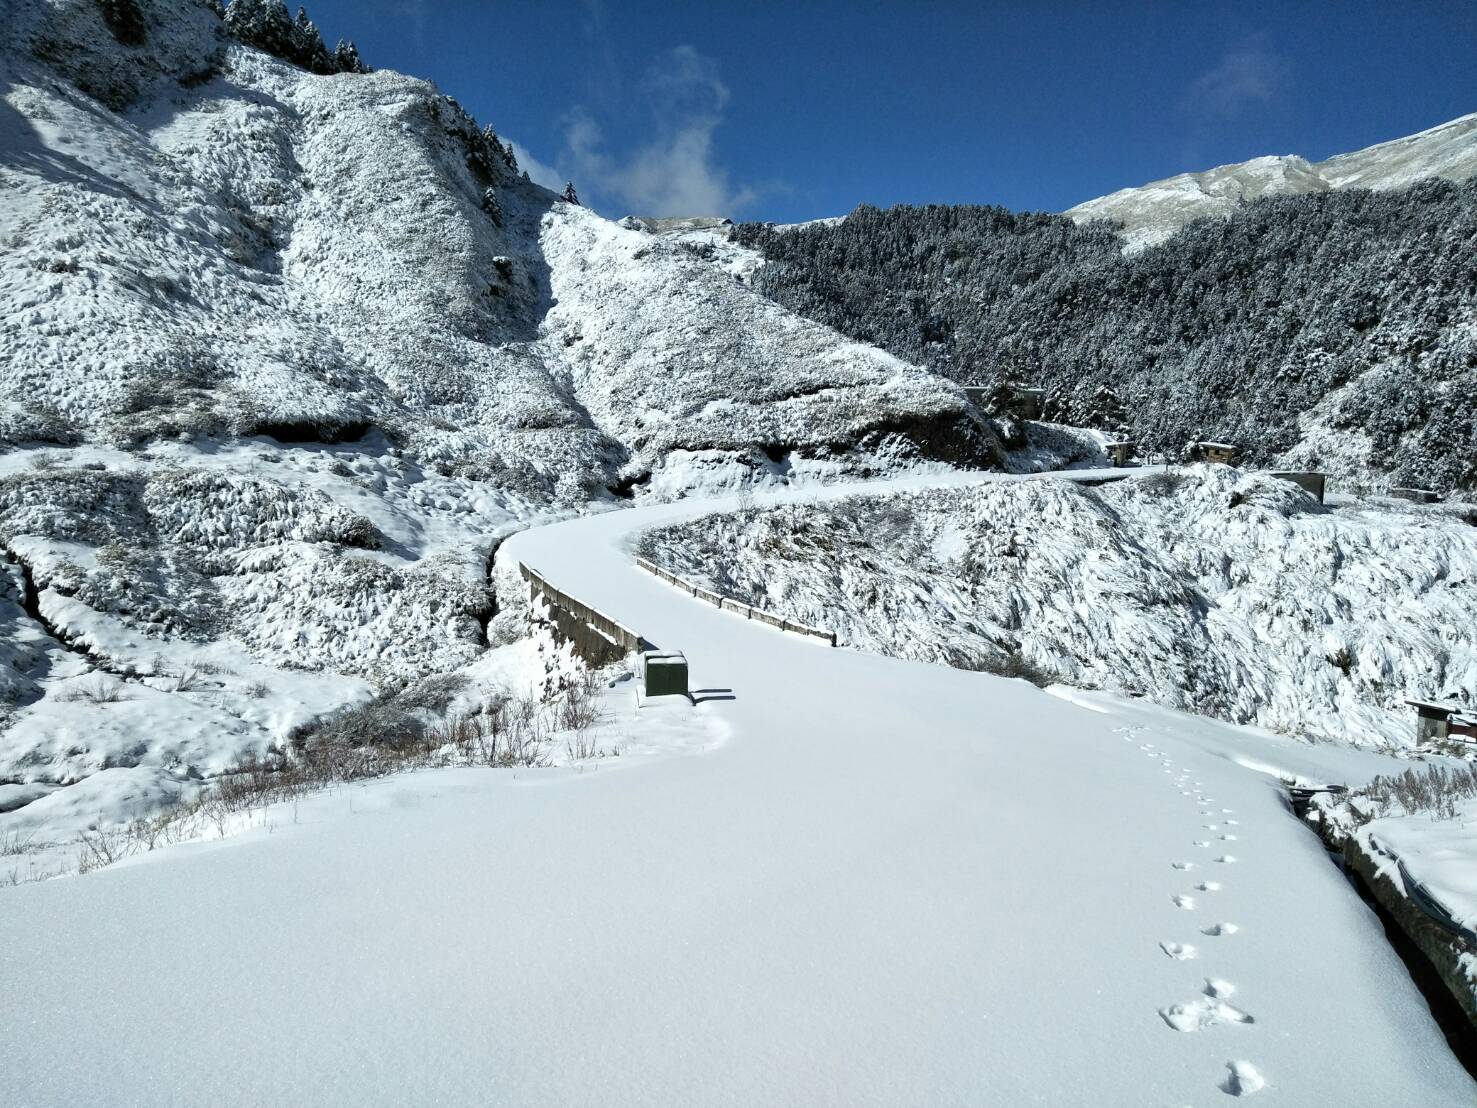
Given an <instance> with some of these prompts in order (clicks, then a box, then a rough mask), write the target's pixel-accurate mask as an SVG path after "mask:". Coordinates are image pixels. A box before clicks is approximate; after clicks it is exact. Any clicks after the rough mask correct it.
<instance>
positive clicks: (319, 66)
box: [226, 0, 339, 75]
mask: <svg viewBox="0 0 1477 1108" xmlns="http://www.w3.org/2000/svg"><path fill="white" fill-rule="evenodd" d="M226 30H227V31H228V32H229V33H230V34H231V35H232V37H234V38H236V39H238V40H240V41H241V42H244V43H246V44H247V45H248V46H255V47H256V48H257V49H259V50H265V51H266V52H267V53H268V54H274V55H276V56H277V57H279V58H281V59H283V60H284V61H289V62H292V63H293V64H294V65H300V66H302V67H303V68H304V69H307V70H310V71H312V72H313V73H320V74H324V75H327V74H330V73H337V72H338V71H339V69H338V64H337V61H336V59H334V58H331V57H329V54H328V48H327V47H326V46H324V45H323V36H322V35H320V34H319V33H318V28H317V27H315V26H313V21H312V20H310V19H309V18H308V13H307V11H305V10H304V9H303V8H298V10H297V19H296V20H294V19H293V18H292V16H290V15H288V14H287V5H286V3H284V2H283V0H231V4H230V6H229V7H227V8H226Z"/></svg>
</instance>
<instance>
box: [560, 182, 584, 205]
mask: <svg viewBox="0 0 1477 1108" xmlns="http://www.w3.org/2000/svg"><path fill="white" fill-rule="evenodd" d="M559 199H560V200H563V201H565V202H566V203H569V204H578V203H579V202H580V198H579V193H577V192H575V191H574V182H573V181H565V182H564V191H563V192H562V193H560V194H559Z"/></svg>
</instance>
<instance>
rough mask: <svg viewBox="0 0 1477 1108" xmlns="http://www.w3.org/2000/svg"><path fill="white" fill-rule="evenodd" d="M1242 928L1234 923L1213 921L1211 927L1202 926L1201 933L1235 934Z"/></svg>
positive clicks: (1215, 934)
mask: <svg viewBox="0 0 1477 1108" xmlns="http://www.w3.org/2000/svg"><path fill="white" fill-rule="evenodd" d="M1240 930H1241V928H1239V927H1237V926H1236V925H1235V924H1234V923H1213V924H1211V925H1210V926H1209V927H1202V928H1201V929H1200V934H1202V935H1210V936H1220V935H1234V934H1236V932H1238V931H1240Z"/></svg>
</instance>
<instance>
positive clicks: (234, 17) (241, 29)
mask: <svg viewBox="0 0 1477 1108" xmlns="http://www.w3.org/2000/svg"><path fill="white" fill-rule="evenodd" d="M226 30H227V31H229V32H230V33H231V35H232V37H234V38H236V39H239V40H240V41H241V42H244V43H246V44H247V45H248V46H255V47H256V48H257V49H259V50H265V51H266V52H267V53H268V54H275V55H276V56H277V57H279V58H287V59H291V58H292V55H293V54H295V53H296V50H297V27H296V25H294V23H293V22H292V16H290V15H288V14H287V5H286V4H285V3H284V2H283V0H231V4H230V6H229V7H227V8H226Z"/></svg>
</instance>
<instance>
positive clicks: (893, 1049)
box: [0, 478, 1474, 1106]
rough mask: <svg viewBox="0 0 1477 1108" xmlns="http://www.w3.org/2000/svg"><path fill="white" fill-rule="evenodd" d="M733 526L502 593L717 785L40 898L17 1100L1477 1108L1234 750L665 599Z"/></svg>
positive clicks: (510, 800) (507, 791)
mask: <svg viewBox="0 0 1477 1108" xmlns="http://www.w3.org/2000/svg"><path fill="white" fill-rule="evenodd" d="M972 479H978V478H972ZM963 480H968V479H966V478H954V479H950V480H949V481H948V483H958V482H960V481H963ZM917 483H918V482H903V483H894V484H893V485H892V486H884V487H898V485H899V484H917ZM929 483H932V484H940V483H944V482H942V481H940V480H938V479H935V480H933V481H931V482H929ZM845 491H849V490H844V489H832V490H827V491H826V492H825V493H823V494H814V493H813V494H811V495H828V496H834V495H841V494H842V493H843V492H845ZM715 506H719V507H721V506H722V505H721V504H717V503H700V502H683V503H680V504H677V505H668V506H653V507H643V508H637V509H633V510H629V511H621V512H614V513H610V514H606V515H600V516H595V517H590V518H584V519H579V520H575V521H571V522H568V523H562V524H558V525H554V526H550V527H545V528H540V529H538V530H534V531H530V532H525V533H523V534H521V535H518V536H515V537H514V538H512V539H510V540H508V542H507V543H505V544H504V547H503V549H502V551H501V552H500V554H499V558H500V560H502V559H517V560H522V561H524V562H526V563H528V564H530V565H532V566H534V567H535V568H537V569H538V570H539V571H540V572H542V573H543V574H545V575H546V576H547V577H548V578H549V579H550V580H551V581H553V582H554V583H555V584H556V585H558V586H559V587H560V588H563V589H565V590H566V591H568V592H570V593H573V594H574V595H576V596H578V597H580V598H581V599H582V600H584V601H586V602H587V603H590V604H593V605H595V606H596V607H598V608H600V609H602V610H604V611H605V612H607V613H609V614H610V615H612V616H614V617H615V618H617V619H619V620H621V621H622V622H625V623H627V624H628V625H630V626H632V627H634V628H635V629H636V630H637V631H639V632H641V633H642V634H643V635H645V636H646V637H648V638H649V639H651V640H652V641H654V642H656V643H658V644H660V645H661V646H662V647H665V648H678V649H682V650H684V651H686V653H687V655H688V657H689V659H690V662H691V666H692V676H693V682H694V685H695V687H698V688H708V689H729V690H732V697H733V699H711V700H706V701H704V702H703V703H702V704H700V705H699V706H698V707H696V708H694V709H687V708H684V707H680V706H671V705H668V706H664V707H654V708H653V709H651V710H649V711H648V710H645V709H644V710H643V711H642V712H641V713H639V714H638V713H636V712H634V711H633V710H631V709H630V708H629V705H628V706H627V707H626V708H625V709H623V715H622V718H621V720H620V721H618V723H617V726H618V727H619V728H621V729H623V730H624V731H625V732H626V734H627V735H628V736H629V737H630V738H631V739H633V740H637V741H638V743H639V740H641V739H642V737H643V735H644V734H645V733H646V732H647V731H650V730H660V729H663V728H668V729H675V730H676V731H678V732H683V733H687V732H691V733H694V734H699V733H700V734H709V735H711V734H714V733H717V732H722V733H723V734H724V735H725V736H726V737H725V739H724V741H722V742H721V744H719V745H717V746H715V747H713V748H711V749H708V750H705V751H703V752H701V753H686V754H672V755H669V756H665V757H660V758H631V757H627V758H621V759H614V760H607V761H605V762H602V763H599V764H598V765H597V766H596V767H595V768H593V769H586V770H585V771H583V772H580V771H575V770H549V771H538V772H533V773H521V774H518V775H513V774H510V773H494V772H489V771H475V770H459V771H435V772H427V773H419V774H411V775H406V776H403V777H400V778H396V779H393V780H390V781H383V782H377V783H374V784H372V785H370V786H367V787H364V788H355V789H350V790H343V791H341V792H339V793H336V794H333V795H331V796H329V797H325V798H322V799H321V800H319V801H317V802H315V803H314V804H312V805H305V806H304V808H303V811H302V812H300V813H298V816H299V818H298V822H296V823H292V822H290V817H287V818H284V819H283V820H282V822H281V823H280V824H279V825H278V826H277V827H276V829H275V830H274V832H273V833H272V834H270V835H267V834H257V835H254V836H250V837H247V838H244V839H243V840H242V841H240V842H236V841H229V840H228V841H227V842H225V843H221V844H216V845H215V846H213V847H201V848H196V849H184V848H182V849H176V850H171V851H170V852H168V855H167V856H166V857H165V858H164V859H163V860H162V861H160V862H157V863H150V864H141V865H126V866H123V867H119V868H114V869H110V870H105V871H101V872H99V873H95V874H92V875H89V876H88V877H86V878H85V879H80V880H63V881H54V882H49V883H46V884H43V885H34V886H26V887H21V888H17V889H12V890H8V891H7V892H5V893H4V894H3V895H0V934H3V935H5V936H6V938H5V941H4V942H3V943H0V980H3V982H4V997H5V999H4V1001H3V1008H0V1071H3V1074H4V1086H5V1087H6V1089H7V1090H8V1092H7V1099H8V1100H11V1098H12V1097H14V1098H15V1099H13V1100H11V1102H13V1103H27V1104H29V1103H84V1102H89V1103H109V1104H123V1103H149V1104H165V1103H206V1102H209V1103H243V1104H244V1103H272V1102H279V1101H285V1100H292V1101H295V1102H305V1103H325V1102H339V1101H356V1102H362V1103H384V1104H391V1103H400V1104H403V1103H480V1104H486V1103H507V1104H588V1105H612V1104H689V1105H699V1104H733V1105H753V1104H795V1105H802V1104H803V1105H814V1104H843V1105H854V1104H874V1103H875V1104H918V1105H939V1104H971V1105H978V1104H998V1105H1020V1104H1051V1105H1144V1104H1185V1103H1195V1104H1211V1103H1218V1102H1220V1101H1221V1100H1222V1099H1224V1098H1225V1097H1226V1096H1227V1095H1228V1094H1231V1095H1264V1096H1267V1097H1268V1098H1269V1099H1268V1102H1269V1103H1280V1104H1288V1105H1303V1104H1317V1103H1331V1102H1333V1103H1339V1104H1341V1105H1348V1106H1355V1105H1371V1106H1389V1105H1394V1104H1421V1105H1429V1106H1437V1105H1470V1104H1471V1103H1473V1099H1474V1088H1473V1084H1472V1082H1471V1080H1470V1079H1469V1078H1468V1076H1467V1074H1466V1073H1465V1071H1464V1070H1462V1068H1461V1067H1460V1066H1459V1065H1458V1063H1457V1062H1456V1061H1455V1060H1454V1059H1453V1057H1452V1056H1451V1054H1450V1053H1449V1051H1448V1050H1447V1048H1446V1045H1445V1043H1444V1041H1443V1040H1442V1037H1441V1035H1440V1033H1439V1032H1438V1030H1437V1029H1436V1027H1435V1026H1434V1024H1433V1022H1432V1020H1431V1018H1430V1015H1429V1013H1428V1012H1427V1010H1426V1007H1425V1005H1424V1003H1423V1001H1422V999H1421V997H1420V996H1419V994H1418V993H1417V992H1416V990H1415V989H1414V987H1413V986H1412V985H1411V983H1410V980H1409V977H1408V975H1407V974H1406V971H1405V970H1404V968H1403V967H1402V966H1401V964H1400V963H1399V962H1398V960H1397V959H1396V958H1395V956H1394V955H1393V954H1392V953H1391V951H1390V949H1389V947H1388V946H1387V944H1386V942H1385V939H1384V937H1383V934H1382V931H1381V929H1380V926H1379V924H1378V922H1377V921H1376V920H1375V919H1374V917H1373V916H1372V915H1371V914H1370V913H1369V912H1368V911H1367V910H1366V909H1365V908H1364V907H1363V905H1362V904H1361V903H1360V901H1359V899H1358V898H1357V896H1356V895H1355V894H1354V892H1353V891H1352V890H1351V889H1350V887H1349V886H1348V885H1347V884H1346V883H1345V882H1344V880H1343V879H1342V878H1341V877H1340V876H1339V875H1338V873H1337V872H1336V870H1335V869H1334V867H1333V866H1332V865H1330V863H1329V862H1328V860H1327V859H1326V858H1325V856H1324V855H1323V852H1322V850H1321V849H1320V847H1319V845H1318V843H1317V842H1316V840H1315V839H1314V837H1313V836H1312V835H1311V834H1309V833H1308V832H1307V831H1306V830H1305V829H1303V828H1302V827H1301V826H1300V825H1299V824H1298V823H1297V822H1296V821H1295V820H1293V819H1292V818H1291V817H1290V816H1289V815H1288V813H1287V811H1286V809H1285V806H1284V803H1283V800H1282V798H1281V795H1280V792H1279V790H1278V789H1277V787H1276V784H1275V782H1274V781H1273V780H1272V779H1271V778H1269V777H1267V776H1265V775H1264V774H1260V773H1257V772H1254V771H1252V770H1249V769H1245V768H1243V767H1242V766H1241V765H1238V764H1237V763H1236V762H1235V761H1234V760H1233V758H1234V757H1236V756H1237V753H1236V750H1235V749H1234V747H1235V744H1236V743H1237V742H1238V741H1240V740H1239V739H1238V738H1237V735H1238V733H1237V732H1235V731H1234V730H1232V729H1228V728H1224V727H1220V726H1218V725H1215V724H1210V723H1204V724H1202V723H1200V722H1198V721H1195V720H1191V719H1187V718H1185V717H1178V716H1169V715H1163V716H1156V715H1152V714H1134V713H1133V712H1131V711H1127V710H1126V711H1125V712H1124V713H1122V714H1117V713H1114V712H1112V711H1103V710H1094V709H1093V708H1090V707H1084V706H1079V705H1078V704H1074V703H1071V702H1069V701H1068V700H1065V699H1063V698H1061V697H1057V696H1052V695H1048V694H1046V693H1043V692H1041V691H1039V690H1037V689H1035V688H1033V687H1031V686H1029V685H1026V684H1024V683H1021V682H1014V681H1006V680H1001V679H998V678H994V677H990V676H986V675H982V674H976V673H966V672H960V671H955V670H949V669H944V668H939V667H933V666H927V665H922V664H916V663H909V662H903V661H897V660H892V659H887V658H880V657H874V656H869V655H865V654H860V653H856V652H853V651H849V650H846V649H836V650H833V649H830V648H828V647H826V646H824V645H822V644H819V643H816V642H813V641H810V640H806V639H802V638H800V637H798V636H791V635H785V634H782V633H779V632H776V631H774V630H772V629H769V628H767V627H764V626H761V625H758V624H755V623H751V622H748V621H745V620H743V619H741V618H739V617H737V616H735V615H733V614H731V613H725V612H721V611H718V610H716V609H714V608H711V607H708V606H706V605H704V604H701V603H698V602H696V601H694V600H692V598H690V597H687V596H685V595H683V594H682V593H680V592H678V591H677V590H675V589H673V588H671V587H670V586H668V585H666V584H664V583H663V582H661V581H660V580H658V579H656V578H654V577H652V576H650V575H648V574H646V573H643V572H641V571H640V570H638V569H637V568H636V567H635V566H634V564H633V563H632V561H631V558H630V554H629V548H630V546H631V544H632V542H633V540H634V536H635V534H636V533H637V532H638V531H640V530H642V529H644V528H647V527H650V526H653V525H655V524H659V523H662V522H666V521H669V520H675V519H679V518H685V517H689V516H693V515H696V514H699V513H702V512H705V511H708V510H711V509H712V508H713V507H715ZM1253 741H1255V742H1256V743H1259V744H1260V746H1259V747H1258V749H1257V750H1256V751H1255V752H1254V753H1255V759H1256V760H1258V761H1260V762H1264V763H1265V762H1269V761H1271V760H1274V759H1275V757H1276V756H1277V751H1276V750H1272V751H1270V752H1269V750H1268V749H1267V747H1268V745H1269V744H1270V745H1271V746H1273V747H1276V746H1277V742H1278V741H1277V740H1268V739H1258V740H1253V739H1250V738H1248V739H1247V742H1248V743H1251V742H1253ZM1283 746H1284V747H1285V749H1283V750H1282V752H1283V753H1285V754H1286V755H1287V757H1288V758H1289V759H1292V760H1297V759H1299V758H1302V759H1307V758H1308V757H1310V755H1309V754H1308V748H1306V747H1296V746H1294V745H1293V744H1290V743H1288V744H1283ZM1331 756H1333V755H1331ZM1243 760H1247V759H1243Z"/></svg>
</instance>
